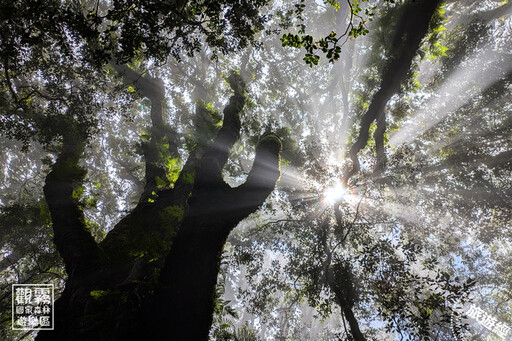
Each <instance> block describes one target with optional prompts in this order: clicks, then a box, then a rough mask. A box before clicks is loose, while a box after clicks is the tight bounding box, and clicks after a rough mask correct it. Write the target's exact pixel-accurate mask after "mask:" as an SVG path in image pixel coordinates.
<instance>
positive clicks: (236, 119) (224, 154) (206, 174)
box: [196, 74, 245, 186]
mask: <svg viewBox="0 0 512 341" xmlns="http://www.w3.org/2000/svg"><path fill="white" fill-rule="evenodd" d="M228 82H229V85H230V86H231V88H232V89H233V91H234V95H233V96H231V98H230V99H229V103H228V105H227V106H226V107H225V108H224V122H223V124H222V128H221V129H220V130H219V132H218V133H217V136H216V137H215V139H214V140H213V144H212V145H211V147H210V148H209V149H208V150H207V151H206V153H205V154H204V156H203V159H202V162H201V163H202V164H201V166H200V167H199V170H198V173H197V179H196V183H197V184H198V185H199V186H206V185H207V184H212V185H213V186H217V185H218V184H219V183H221V182H223V181H222V168H224V165H225V164H226V162H227V161H228V156H229V151H230V149H231V147H232V146H233V144H235V142H236V141H237V140H238V139H239V137H240V128H241V121H240V113H241V111H242V109H243V107H244V105H245V94H244V92H245V83H244V81H243V80H242V78H241V77H240V76H239V75H237V74H232V75H231V76H230V77H229V79H228ZM212 170H216V171H215V172H213V171H212Z"/></svg>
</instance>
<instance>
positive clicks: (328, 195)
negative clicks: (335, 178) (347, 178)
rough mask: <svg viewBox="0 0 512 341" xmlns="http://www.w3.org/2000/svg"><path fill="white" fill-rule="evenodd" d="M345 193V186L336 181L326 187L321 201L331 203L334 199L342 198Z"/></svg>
mask: <svg viewBox="0 0 512 341" xmlns="http://www.w3.org/2000/svg"><path fill="white" fill-rule="evenodd" d="M346 193H347V188H346V187H345V186H343V185H342V184H341V183H339V182H338V183H336V184H334V185H332V186H331V187H328V188H327V189H326V190H325V191H324V198H323V201H324V202H325V203H326V204H330V205H332V204H334V203H335V202H336V201H339V200H341V199H343V197H344V196H345V195H346Z"/></svg>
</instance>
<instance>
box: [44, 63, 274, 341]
mask: <svg viewBox="0 0 512 341" xmlns="http://www.w3.org/2000/svg"><path fill="white" fill-rule="evenodd" d="M115 68H116V69H117V70H118V71H122V72H124V77H125V80H126V81H127V83H129V82H132V84H136V85H137V86H138V87H139V91H140V92H141V94H142V95H143V96H145V97H147V98H149V99H150V100H151V103H152V109H151V119H152V130H151V133H150V140H149V143H148V144H147V146H146V150H145V151H144V156H145V162H146V179H145V180H146V187H145V189H144V193H143V194H142V196H141V199H140V201H139V203H138V205H137V206H136V207H135V208H134V209H133V211H132V212H130V213H129V214H128V215H127V216H126V217H125V218H123V219H121V221H120V222H119V223H118V224H117V225H116V226H115V227H114V229H113V230H112V231H110V233H108V234H107V237H106V238H105V239H104V240H103V241H102V242H101V243H100V244H97V243H96V242H95V241H94V239H93V238H92V236H91V235H90V233H89V232H88V231H87V229H86V224H85V219H84V215H83V212H82V209H81V206H80V202H79V198H78V196H77V194H76V193H77V189H79V187H80V182H81V181H82V179H83V177H84V176H85V170H83V169H82V168H81V167H80V166H79V165H78V162H79V160H80V158H81V156H82V153H83V151H84V146H85V139H81V138H80V135H79V134H68V135H65V136H64V139H63V144H62V150H61V152H60V155H59V156H58V158H57V161H56V162H55V164H54V165H53V167H52V170H51V171H50V173H49V174H48V176H47V178H46V185H45V188H44V194H45V197H46V200H47V202H48V206H49V209H50V213H51V216H52V222H53V227H54V231H55V238H54V240H55V244H56V246H57V249H58V251H59V252H60V254H61V256H62V257H63V259H64V262H65V265H66V271H67V273H68V276H69V278H68V280H67V282H66V288H65V290H64V293H63V295H62V296H61V297H60V298H59V299H58V300H57V301H56V304H55V309H56V311H55V318H56V321H55V330H54V331H42V332H40V333H39V334H38V336H37V340H130V339H148V337H150V338H151V339H169V340H207V339H208V333H209V329H210V327H211V323H212V315H213V307H214V292H215V286H216V283H217V275H218V272H219V264H220V257H221V254H222V249H223V246H224V244H225V242H226V239H227V237H228V235H229V233H230V232H231V230H232V229H233V228H234V227H236V225H237V224H238V223H239V222H240V221H241V220H242V219H244V218H245V217H247V216H248V215H249V214H251V213H252V212H255V211H256V210H257V209H258V208H259V207H260V206H261V204H262V203H263V202H264V201H265V199H266V198H267V197H268V195H269V194H270V193H271V192H272V190H273V189H274V186H275V183H276V181H277V180H278V178H279V175H280V168H279V164H280V153H281V141H280V139H279V138H278V137H277V136H276V135H273V134H269V135H267V136H264V137H263V138H262V139H261V140H260V142H259V144H258V146H257V148H256V157H255V160H254V164H253V167H252V170H251V172H250V174H249V176H248V178H247V181H246V182H245V183H244V184H243V185H241V186H239V187H236V188H231V187H230V186H229V185H227V184H226V183H225V182H224V181H223V179H222V169H223V167H224V165H225V164H226V162H227V160H228V157H229V150H230V148H231V146H232V145H233V144H234V143H235V142H236V141H237V140H238V138H239V137H240V128H241V122H240V115H241V111H242V109H243V107H244V103H245V84H244V82H243V81H242V80H241V78H240V77H239V76H238V75H235V74H234V75H232V76H231V77H230V78H229V83H230V85H231V87H232V89H233V92H234V95H233V96H232V97H231V99H230V101H229V104H228V105H227V106H226V108H225V109H224V123H223V125H222V128H221V129H220V131H219V132H218V133H217V135H216V137H215V139H214V141H213V143H211V144H210V145H209V147H207V149H204V148H201V147H198V149H196V150H195V151H193V152H192V153H191V155H190V157H189V159H188V160H187V162H186V163H185V165H184V166H183V168H182V170H181V173H180V175H179V177H178V179H177V180H176V181H175V182H174V183H172V184H171V183H169V185H168V186H167V185H164V186H161V185H158V184H157V180H156V179H157V177H159V176H161V175H162V174H163V173H165V172H167V171H168V170H167V169H166V168H165V164H164V163H162V162H161V158H162V153H161V152H162V150H161V146H162V145H161V143H160V142H161V141H162V139H164V140H165V141H164V142H165V143H164V145H165V148H168V150H167V151H168V152H169V153H172V152H174V150H175V149H173V148H175V146H173V144H172V140H171V138H173V137H172V136H171V133H170V132H171V130H169V129H167V128H168V127H166V124H165V121H164V119H163V118H164V115H163V112H162V101H163V87H161V82H159V81H158V80H155V79H150V78H148V77H146V78H143V77H140V75H139V76H137V74H136V73H135V72H134V71H133V70H131V69H129V68H126V67H122V66H119V65H117V66H116V67H115ZM133 82H135V83H133ZM155 84H156V85H155ZM159 84H160V85H159ZM155 92H156V93H155ZM153 142H154V143H153Z"/></svg>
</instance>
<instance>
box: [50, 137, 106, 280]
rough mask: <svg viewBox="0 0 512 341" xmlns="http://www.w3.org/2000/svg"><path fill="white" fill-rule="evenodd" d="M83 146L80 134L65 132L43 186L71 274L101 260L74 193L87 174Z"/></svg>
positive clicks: (92, 265) (91, 266)
mask: <svg viewBox="0 0 512 341" xmlns="http://www.w3.org/2000/svg"><path fill="white" fill-rule="evenodd" d="M84 146H85V142H84V141H83V140H82V139H81V138H80V137H79V134H76V133H73V132H69V133H67V134H65V135H64V137H63V144H62V151H61V153H60V155H59V156H58V158H57V161H56V162H55V163H54V164H53V166H52V170H51V171H50V173H48V175H47V176H46V181H45V185H44V188H43V190H44V196H45V199H46V202H47V203H48V208H49V210H50V214H51V217H52V225H53V231H54V238H53V240H54V243H55V246H56V247H57V250H58V251H59V253H60V255H61V257H62V258H63V260H64V264H65V266H66V272H67V273H68V275H69V276H70V277H73V276H76V275H81V274H83V272H84V270H90V269H93V268H94V267H95V266H97V265H98V263H99V261H100V249H99V248H98V246H97V244H96V242H95V241H94V238H93V237H92V236H91V234H90V233H89V231H88V230H87V229H86V225H85V217H84V213H83V211H82V207H81V206H80V204H79V202H78V198H77V194H76V192H75V191H76V190H77V189H78V188H79V185H80V182H81V181H82V180H83V178H84V176H85V173H86V172H85V170H84V169H82V168H81V167H80V166H79V165H78V161H79V159H80V157H81V156H82V153H83V151H84Z"/></svg>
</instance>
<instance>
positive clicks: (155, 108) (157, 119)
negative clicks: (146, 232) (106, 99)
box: [111, 63, 179, 202]
mask: <svg viewBox="0 0 512 341" xmlns="http://www.w3.org/2000/svg"><path fill="white" fill-rule="evenodd" d="M111 65H112V67H113V68H114V69H115V70H116V71H117V72H118V73H120V74H121V75H122V76H123V78H124V81H125V83H126V84H134V85H135V86H136V87H137V90H138V92H139V93H140V94H141V95H142V96H143V97H146V98H148V99H149V100H150V101H151V131H150V139H149V141H144V142H142V150H143V153H144V160H145V165H146V172H145V180H146V184H145V186H144V192H143V193H142V195H141V197H140V202H143V201H147V199H148V197H149V196H150V195H151V193H152V192H157V191H159V190H160V189H161V188H163V187H169V186H170V185H171V183H170V180H169V179H168V177H167V173H168V172H169V171H170V170H169V169H168V165H166V162H165V161H166V160H165V159H166V157H167V158H168V159H173V158H178V157H179V154H178V145H177V143H176V132H175V131H173V130H172V129H171V128H170V127H169V126H168V125H167V124H166V122H165V120H164V117H163V103H164V102H165V89H164V84H163V82H162V80H161V79H158V78H152V77H150V76H143V75H141V74H139V73H138V72H136V71H134V70H132V69H131V68H130V67H128V66H127V65H119V64H116V63H111ZM166 145H167V148H165V147H164V146H166ZM164 154H168V155H164Z"/></svg>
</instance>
